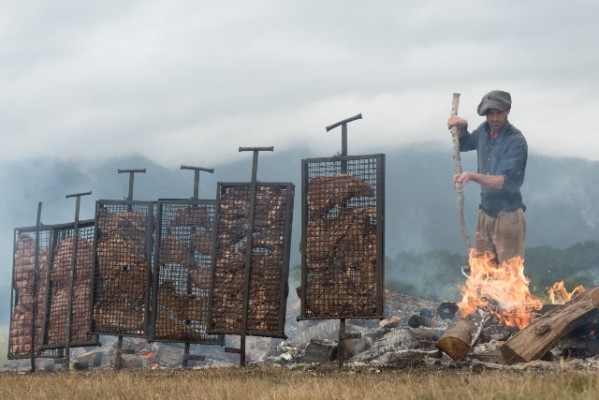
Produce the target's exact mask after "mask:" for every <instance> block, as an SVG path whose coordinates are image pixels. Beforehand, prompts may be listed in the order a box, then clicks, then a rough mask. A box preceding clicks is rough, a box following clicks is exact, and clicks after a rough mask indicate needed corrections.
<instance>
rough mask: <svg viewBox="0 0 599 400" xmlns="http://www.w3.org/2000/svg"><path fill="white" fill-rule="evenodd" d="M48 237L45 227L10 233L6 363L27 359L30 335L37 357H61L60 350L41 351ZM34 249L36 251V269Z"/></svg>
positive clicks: (46, 282) (44, 314)
mask: <svg viewBox="0 0 599 400" xmlns="http://www.w3.org/2000/svg"><path fill="white" fill-rule="evenodd" d="M36 232H37V233H36ZM36 236H37V238H38V241H36ZM50 237H51V228H50V227H48V226H44V227H43V229H39V231H38V230H37V228H36V227H24V228H16V229H15V231H14V251H13V269H12V289H11V310H10V330H9V337H8V354H7V358H8V359H9V360H17V359H25V358H30V357H31V355H32V354H31V342H32V339H33V338H32V335H34V336H35V345H34V354H35V355H36V356H37V357H45V358H59V357H61V356H62V350H56V349H55V350H42V345H43V340H44V331H45V329H44V327H45V321H46V312H47V307H46V306H47V296H46V293H47V289H48V288H47V286H48V262H49V253H50V251H49V248H50V245H49V243H50ZM36 250H37V251H38V264H37V265H38V268H37V269H36V263H35V257H36ZM34 310H35V312H34ZM34 315H35V321H34Z"/></svg>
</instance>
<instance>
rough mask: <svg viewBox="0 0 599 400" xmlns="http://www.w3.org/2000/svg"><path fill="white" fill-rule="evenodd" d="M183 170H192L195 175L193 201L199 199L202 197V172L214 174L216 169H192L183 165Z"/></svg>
mask: <svg viewBox="0 0 599 400" xmlns="http://www.w3.org/2000/svg"><path fill="white" fill-rule="evenodd" d="M181 169H190V170H192V171H193V172H194V174H193V200H197V199H199V195H200V171H204V172H210V173H211V174H213V173H214V168H202V167H192V166H189V165H181Z"/></svg>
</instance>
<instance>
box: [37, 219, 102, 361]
mask: <svg viewBox="0 0 599 400" xmlns="http://www.w3.org/2000/svg"><path fill="white" fill-rule="evenodd" d="M75 231H77V232H75ZM94 231H95V222H94V220H88V221H81V222H79V223H78V227H77V228H76V227H75V224H73V223H69V224H62V225H54V226H53V228H52V231H51V232H52V235H51V242H50V246H51V249H52V250H51V260H50V268H49V274H48V276H49V279H46V280H45V281H46V282H47V289H46V293H47V310H48V312H47V314H46V323H45V335H44V344H43V346H42V348H44V349H53V348H62V347H80V346H93V345H99V342H98V338H97V336H95V335H93V334H92V332H91V328H92V311H91V310H92V302H91V300H92V276H93V255H94V253H93V243H94ZM74 247H76V248H74ZM74 251H75V252H76V256H75V258H73V252H74ZM69 292H70V293H71V296H70V299H69ZM69 313H70V315H69ZM67 326H70V328H68V330H69V331H70V334H69V335H70V336H69V337H68V338H67V329H65V327H67Z"/></svg>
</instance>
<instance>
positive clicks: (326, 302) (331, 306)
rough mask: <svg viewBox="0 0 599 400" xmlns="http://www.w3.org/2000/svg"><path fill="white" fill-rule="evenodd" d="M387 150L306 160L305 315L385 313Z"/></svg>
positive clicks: (362, 316)
mask: <svg viewBox="0 0 599 400" xmlns="http://www.w3.org/2000/svg"><path fill="white" fill-rule="evenodd" d="M383 186H384V155H382V154H378V155H372V156H344V157H340V156H338V157H332V158H314V159H306V160H302V192H303V195H302V216H303V218H302V241H303V243H302V248H303V252H302V293H301V295H302V300H303V301H302V306H301V312H300V319H331V318H354V319H369V318H382V317H383V300H384V299H383V289H384V286H383V282H384V276H383V273H384V271H383V262H384V247H383V245H384V243H383V234H384V228H383V214H384V203H383V199H384V196H383V195H384V187H383Z"/></svg>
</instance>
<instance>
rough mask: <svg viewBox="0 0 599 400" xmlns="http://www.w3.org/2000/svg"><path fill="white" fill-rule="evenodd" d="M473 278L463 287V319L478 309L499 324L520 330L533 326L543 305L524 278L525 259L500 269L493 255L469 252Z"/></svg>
mask: <svg viewBox="0 0 599 400" xmlns="http://www.w3.org/2000/svg"><path fill="white" fill-rule="evenodd" d="M468 263H469V264H470V276H469V277H468V278H467V279H466V282H465V283H464V285H463V286H461V287H460V291H461V293H462V296H463V297H462V301H461V302H460V303H459V304H458V306H459V307H460V313H461V315H462V316H467V315H469V314H471V313H473V312H474V311H476V309H477V308H486V309H488V310H489V311H491V312H492V313H493V314H494V315H495V316H496V317H497V318H498V320H499V321H500V322H501V323H503V324H505V325H507V326H514V327H518V328H520V329H522V328H525V327H526V326H528V325H530V323H531V322H532V320H533V315H532V311H533V310H540V309H541V307H542V306H543V303H542V301H541V300H540V299H539V298H537V297H535V296H533V295H532V294H531V293H530V291H529V290H528V284H529V283H530V280H529V279H528V278H527V277H526V276H524V259H523V258H522V257H513V258H511V259H509V260H506V261H504V262H502V263H501V265H497V262H496V261H495V255H494V254H493V253H492V252H484V253H481V252H478V251H476V250H475V249H470V256H469V259H468Z"/></svg>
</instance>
